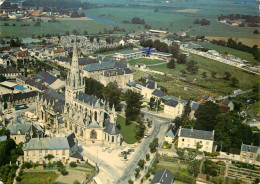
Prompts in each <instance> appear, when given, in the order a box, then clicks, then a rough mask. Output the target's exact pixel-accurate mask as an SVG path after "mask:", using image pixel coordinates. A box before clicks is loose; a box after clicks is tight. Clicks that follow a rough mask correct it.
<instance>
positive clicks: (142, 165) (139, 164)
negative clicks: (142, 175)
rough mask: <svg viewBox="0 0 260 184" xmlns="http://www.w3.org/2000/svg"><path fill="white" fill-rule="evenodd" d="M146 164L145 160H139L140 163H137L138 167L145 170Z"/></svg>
mask: <svg viewBox="0 0 260 184" xmlns="http://www.w3.org/2000/svg"><path fill="white" fill-rule="evenodd" d="M144 164H145V161H144V160H143V159H141V160H139V162H138V163H137V165H138V166H139V167H140V168H141V169H143V168H144Z"/></svg>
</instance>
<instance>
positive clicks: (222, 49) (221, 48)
mask: <svg viewBox="0 0 260 184" xmlns="http://www.w3.org/2000/svg"><path fill="white" fill-rule="evenodd" d="M197 44H199V45H201V46H202V47H204V48H207V49H212V50H216V51H218V52H219V53H220V54H224V53H225V52H227V53H229V54H232V55H234V56H237V57H240V58H242V59H245V60H248V61H251V62H253V63H257V62H258V61H256V60H255V59H254V56H253V55H252V54H250V53H247V52H243V51H240V50H236V49H232V48H229V47H224V46H220V45H215V44H212V43H208V42H197Z"/></svg>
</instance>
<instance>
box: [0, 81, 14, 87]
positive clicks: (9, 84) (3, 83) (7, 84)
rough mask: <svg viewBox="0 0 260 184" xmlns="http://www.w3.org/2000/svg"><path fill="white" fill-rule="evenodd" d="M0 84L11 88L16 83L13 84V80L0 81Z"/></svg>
mask: <svg viewBox="0 0 260 184" xmlns="http://www.w3.org/2000/svg"><path fill="white" fill-rule="evenodd" d="M0 85H2V86H6V87H9V88H13V87H14V86H16V85H17V84H15V83H13V82H9V81H4V82H1V83H0Z"/></svg>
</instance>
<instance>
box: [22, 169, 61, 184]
mask: <svg viewBox="0 0 260 184" xmlns="http://www.w3.org/2000/svg"><path fill="white" fill-rule="evenodd" d="M58 176H59V175H58V174H57V173H56V172H54V171H50V172H25V173H24V174H23V175H22V181H21V182H19V184H43V183H45V184H47V183H49V184H51V183H54V182H55V180H56V179H57V178H58Z"/></svg>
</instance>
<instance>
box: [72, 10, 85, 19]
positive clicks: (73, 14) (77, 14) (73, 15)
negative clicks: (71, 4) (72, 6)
mask: <svg viewBox="0 0 260 184" xmlns="http://www.w3.org/2000/svg"><path fill="white" fill-rule="evenodd" d="M70 17H71V18H77V17H85V13H83V12H82V13H80V14H79V13H78V12H77V11H74V12H72V13H71V15H70Z"/></svg>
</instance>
